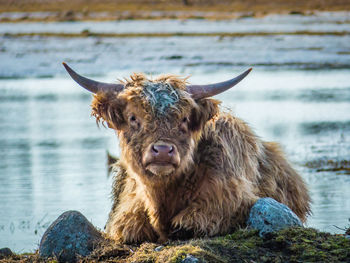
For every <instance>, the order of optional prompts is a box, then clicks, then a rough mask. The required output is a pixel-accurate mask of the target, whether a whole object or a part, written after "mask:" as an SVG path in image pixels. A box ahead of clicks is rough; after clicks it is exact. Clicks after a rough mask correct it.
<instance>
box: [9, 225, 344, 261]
mask: <svg viewBox="0 0 350 263" xmlns="http://www.w3.org/2000/svg"><path fill="white" fill-rule="evenodd" d="M157 246H159V244H153V243H144V244H141V245H139V246H130V245H123V244H116V243H113V242H112V243H105V244H103V245H101V246H100V247H99V248H97V249H96V250H95V251H94V252H93V253H92V254H91V255H90V256H89V257H87V258H83V259H81V262H125V263H126V262H135V263H136V262H148V263H151V262H152V263H153V262H154V263H161V262H162V263H163V262H165V263H166V262H168V263H179V262H182V260H183V259H185V258H186V257H187V256H189V255H192V256H193V257H196V258H198V260H199V262H213V263H215V262H220V263H223V262H253V261H254V262H276V263H278V262H349V258H350V240H348V239H346V238H345V237H344V236H343V235H332V234H329V233H323V232H319V231H317V230H315V229H312V228H290V229H285V230H281V231H279V232H277V233H273V234H270V235H268V236H266V237H265V238H261V237H259V235H258V232H257V231H252V230H238V231H236V232H234V233H232V234H230V235H226V236H221V237H215V238H206V239H194V240H189V241H172V242H169V243H167V244H166V245H164V247H163V248H162V249H160V250H159V251H156V250H155V248H156V247H157ZM38 260H39V259H38V255H37V254H31V255H15V256H13V257H11V258H9V259H6V260H5V262H16V261H21V262H40V261H38ZM47 262H55V261H54V260H48V261H47Z"/></svg>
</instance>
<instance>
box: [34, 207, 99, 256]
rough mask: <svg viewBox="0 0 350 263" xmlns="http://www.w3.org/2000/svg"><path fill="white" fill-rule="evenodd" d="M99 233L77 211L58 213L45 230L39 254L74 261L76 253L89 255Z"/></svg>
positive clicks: (97, 239)
mask: <svg viewBox="0 0 350 263" xmlns="http://www.w3.org/2000/svg"><path fill="white" fill-rule="evenodd" d="M102 239H103V238H102V235H101V233H100V232H99V231H98V230H97V229H96V228H95V227H94V226H93V225H92V224H91V223H90V222H89V221H88V220H87V219H86V217H85V216H83V215H82V214H81V213H80V212H78V211H67V212H64V213H63V214H62V215H60V216H59V217H58V218H57V219H56V220H55V221H54V222H53V223H52V224H51V225H50V226H49V228H48V229H47V230H46V231H45V233H44V235H43V237H42V238H41V241H40V246H39V254H40V256H41V257H43V258H48V257H56V258H57V259H58V260H59V261H60V262H75V261H76V259H77V258H76V257H77V255H80V256H87V255H89V254H90V253H91V252H92V250H93V249H94V246H95V244H96V243H98V242H99V241H101V240H102Z"/></svg>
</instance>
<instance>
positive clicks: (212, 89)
mask: <svg viewBox="0 0 350 263" xmlns="http://www.w3.org/2000/svg"><path fill="white" fill-rule="evenodd" d="M251 70H252V68H250V69H248V70H246V71H245V72H243V73H242V74H241V75H239V76H237V77H235V78H233V79H230V80H227V81H224V82H219V83H214V84H207V85H188V86H186V88H187V91H188V92H189V93H190V94H191V95H192V98H194V99H203V98H208V97H212V96H215V95H217V94H219V93H221V92H224V91H225V90H228V89H230V88H232V87H233V86H235V85H236V84H238V82H240V81H241V80H242V79H244V78H245V77H246V76H247V75H248V74H249V72H250V71H251Z"/></svg>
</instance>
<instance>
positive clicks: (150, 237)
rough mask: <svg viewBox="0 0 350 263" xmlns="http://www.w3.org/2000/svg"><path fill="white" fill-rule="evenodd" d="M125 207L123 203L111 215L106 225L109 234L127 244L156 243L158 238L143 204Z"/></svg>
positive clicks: (138, 203) (137, 203)
mask: <svg viewBox="0 0 350 263" xmlns="http://www.w3.org/2000/svg"><path fill="white" fill-rule="evenodd" d="M125 206H126V207H123V204H122V203H121V204H120V205H119V206H118V207H117V210H116V211H112V212H111V213H110V216H109V219H108V222H107V225H106V232H107V234H108V235H109V236H110V237H111V238H113V239H115V240H118V241H122V242H125V243H138V242H143V241H151V242H154V241H156V240H157V238H158V237H157V235H156V233H155V231H154V229H153V227H152V226H151V224H150V222H149V219H148V215H147V214H146V212H145V209H144V207H143V204H142V203H141V202H136V203H134V204H133V205H131V206H130V205H129V204H125ZM125 208H127V209H125Z"/></svg>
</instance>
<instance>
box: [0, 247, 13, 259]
mask: <svg viewBox="0 0 350 263" xmlns="http://www.w3.org/2000/svg"><path fill="white" fill-rule="evenodd" d="M12 255H13V253H12V251H11V249H9V248H8V247H4V248H0V259H3V258H7V257H10V256H12Z"/></svg>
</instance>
